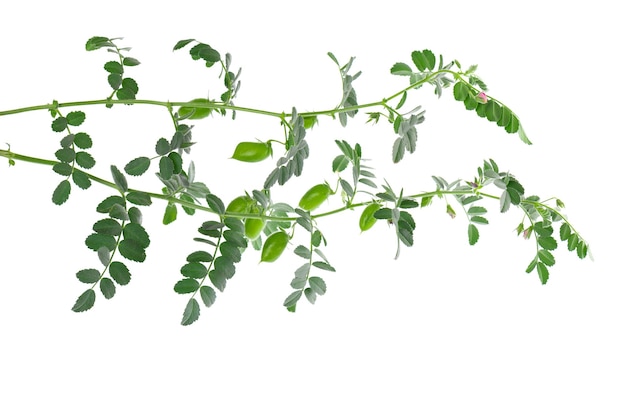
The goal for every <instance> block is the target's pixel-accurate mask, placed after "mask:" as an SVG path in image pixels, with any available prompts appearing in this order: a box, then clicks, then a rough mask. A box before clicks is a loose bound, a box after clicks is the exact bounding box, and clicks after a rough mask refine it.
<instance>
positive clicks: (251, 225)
mask: <svg viewBox="0 0 626 409" xmlns="http://www.w3.org/2000/svg"><path fill="white" fill-rule="evenodd" d="M264 227H265V220H263V219H246V221H245V223H244V232H245V235H246V237H247V238H249V239H250V240H254V239H256V238H257V237H259V235H260V234H261V232H262V231H263V228H264Z"/></svg>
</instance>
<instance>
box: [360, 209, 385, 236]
mask: <svg viewBox="0 0 626 409" xmlns="http://www.w3.org/2000/svg"><path fill="white" fill-rule="evenodd" d="M380 207H381V206H380V204H379V203H372V204H370V205H368V206H367V207H366V208H365V209H363V213H361V218H360V219H359V228H360V229H361V231H362V232H364V231H366V230H369V229H371V228H372V227H373V226H374V224H376V221H377V220H378V219H377V218H375V217H374V213H376V212H377V211H378V209H380Z"/></svg>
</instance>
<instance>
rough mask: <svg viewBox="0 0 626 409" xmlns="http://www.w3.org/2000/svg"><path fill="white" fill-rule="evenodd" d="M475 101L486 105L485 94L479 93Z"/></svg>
mask: <svg viewBox="0 0 626 409" xmlns="http://www.w3.org/2000/svg"><path fill="white" fill-rule="evenodd" d="M476 101H478V102H480V103H481V104H486V103H487V94H485V93H484V92H479V93H478V95H476Z"/></svg>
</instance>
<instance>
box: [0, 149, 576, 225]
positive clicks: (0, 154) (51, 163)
mask: <svg viewBox="0 0 626 409" xmlns="http://www.w3.org/2000/svg"><path fill="white" fill-rule="evenodd" d="M0 157H4V158H7V159H9V160H11V159H13V160H19V161H22V162H28V163H35V164H38V165H45V166H54V165H56V164H57V163H60V162H58V161H54V160H49V159H42V158H35V157H32V156H27V155H21V154H19V153H15V152H11V151H8V150H4V149H0ZM83 173H84V174H85V175H86V176H87V177H88V178H89V179H91V180H93V181H94V182H97V183H100V184H101V185H104V186H107V187H110V188H111V189H115V190H119V188H118V187H117V185H116V184H115V183H113V182H110V181H108V180H106V179H102V178H100V177H98V176H95V175H92V174H91V173H88V172H84V171H83ZM128 192H129V193H130V192H137V193H143V194H146V195H148V196H150V197H151V198H153V199H159V200H164V201H167V202H171V203H176V204H179V205H181V206H185V207H188V208H191V209H195V210H200V211H203V212H208V213H214V214H215V212H214V211H213V210H212V209H210V208H209V207H207V206H202V205H199V204H196V203H191V202H187V201H185V200H180V199H178V198H176V197H174V196H169V195H164V194H161V193H154V192H146V191H143V190H136V189H128ZM468 193H472V194H476V195H480V196H484V197H488V198H491V199H496V200H499V199H500V198H499V197H498V196H495V195H491V194H488V193H484V192H480V191H476V189H468V190H433V191H430V192H424V193H417V194H414V195H409V196H406V197H407V198H412V199H419V198H423V197H434V196H439V195H446V196H447V195H451V196H458V195H464V194H468ZM370 203H372V202H371V200H370V201H366V202H360V203H349V204H347V205H344V206H342V207H339V208H337V209H334V210H330V211H327V212H324V213H319V214H316V215H311V219H318V218H322V217H326V216H330V215H333V214H337V213H341V212H343V211H345V210H348V209H354V208H357V207H361V206H366V205H368V204H370ZM533 203H534V202H533ZM542 205H543V204H542ZM543 206H545V205H543ZM224 217H238V218H260V219H263V220H266V221H289V222H293V221H295V220H296V219H297V218H298V217H279V216H268V215H260V214H258V213H245V214H244V213H229V212H227V213H225V214H224ZM564 220H565V218H564Z"/></svg>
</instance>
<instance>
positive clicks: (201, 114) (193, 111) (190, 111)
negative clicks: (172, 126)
mask: <svg viewBox="0 0 626 409" xmlns="http://www.w3.org/2000/svg"><path fill="white" fill-rule="evenodd" d="M189 102H203V103H207V102H209V100H208V99H206V98H196V99H192V100H191V101H189ZM212 110H213V109H211V108H193V107H180V108H179V109H178V116H179V117H181V118H185V119H203V118H206V117H207V116H209V115H211V111H212Z"/></svg>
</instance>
